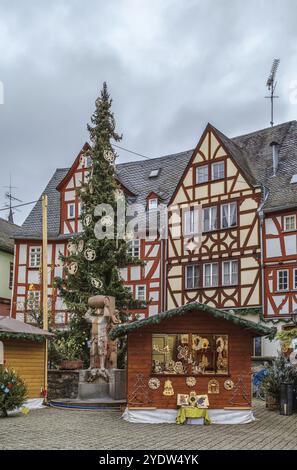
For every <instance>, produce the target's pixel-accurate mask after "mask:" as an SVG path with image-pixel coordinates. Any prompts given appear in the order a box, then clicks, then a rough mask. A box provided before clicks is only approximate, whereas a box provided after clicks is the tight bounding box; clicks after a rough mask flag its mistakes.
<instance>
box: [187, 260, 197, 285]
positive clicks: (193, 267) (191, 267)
mask: <svg viewBox="0 0 297 470" xmlns="http://www.w3.org/2000/svg"><path fill="white" fill-rule="evenodd" d="M188 270H191V271H192V275H191V285H189V283H188V278H189V276H188ZM195 272H196V274H195ZM195 281H196V282H195ZM198 287H199V267H198V266H197V264H188V265H187V266H186V269H185V288H186V289H188V290H192V289H198Z"/></svg>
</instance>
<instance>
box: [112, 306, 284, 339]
mask: <svg viewBox="0 0 297 470" xmlns="http://www.w3.org/2000/svg"><path fill="white" fill-rule="evenodd" d="M191 312H195V313H196V314H197V315H203V314H204V313H206V314H209V315H211V316H213V317H215V318H220V319H222V320H226V321H230V322H231V323H234V324H235V325H238V326H240V327H241V328H244V329H246V330H249V331H250V333H251V334H252V336H268V337H271V338H272V337H273V336H274V334H275V328H269V327H267V326H266V325H263V324H262V323H256V322H253V321H251V320H247V319H246V318H243V317H239V316H236V315H234V314H232V313H229V312H227V311H223V310H219V309H217V308H214V307H211V306H210V305H207V304H201V303H199V302H191V303H189V304H186V305H182V306H181V307H178V308H174V309H171V310H167V311H166V312H162V313H158V314H156V315H151V316H150V317H148V318H143V319H141V320H136V321H133V322H129V323H123V324H119V325H118V326H116V327H115V328H114V329H112V331H111V332H110V333H109V336H110V338H111V339H113V340H114V339H115V338H118V337H120V336H125V335H126V334H127V333H131V332H132V331H135V330H139V329H141V328H144V327H146V326H150V325H158V324H159V323H162V321H164V320H167V319H169V318H172V317H176V316H181V315H186V314H189V313H191Z"/></svg>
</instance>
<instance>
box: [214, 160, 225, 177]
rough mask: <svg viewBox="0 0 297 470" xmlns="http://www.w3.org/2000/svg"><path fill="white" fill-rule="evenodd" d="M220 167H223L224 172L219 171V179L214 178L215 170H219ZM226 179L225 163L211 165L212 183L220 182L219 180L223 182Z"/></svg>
mask: <svg viewBox="0 0 297 470" xmlns="http://www.w3.org/2000/svg"><path fill="white" fill-rule="evenodd" d="M218 167H222V168H223V171H221V170H219V172H218V177H217V178H215V177H214V169H215V168H218ZM221 173H223V176H221ZM224 178H225V162H214V163H212V165H211V180H212V181H218V180H222V179H224Z"/></svg>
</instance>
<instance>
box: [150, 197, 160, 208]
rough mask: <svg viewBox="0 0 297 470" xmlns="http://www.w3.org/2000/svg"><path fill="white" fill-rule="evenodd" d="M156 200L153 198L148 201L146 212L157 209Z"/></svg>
mask: <svg viewBox="0 0 297 470" xmlns="http://www.w3.org/2000/svg"><path fill="white" fill-rule="evenodd" d="M158 202H159V201H158V198H157V197H153V198H151V199H149V200H148V210H149V211H155V210H157V209H158Z"/></svg>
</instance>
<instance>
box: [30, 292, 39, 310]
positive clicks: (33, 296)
mask: <svg viewBox="0 0 297 470" xmlns="http://www.w3.org/2000/svg"><path fill="white" fill-rule="evenodd" d="M40 299H41V292H40V290H31V291H29V292H28V295H27V311H28V312H32V311H33V310H34V309H35V308H39V307H40Z"/></svg>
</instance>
